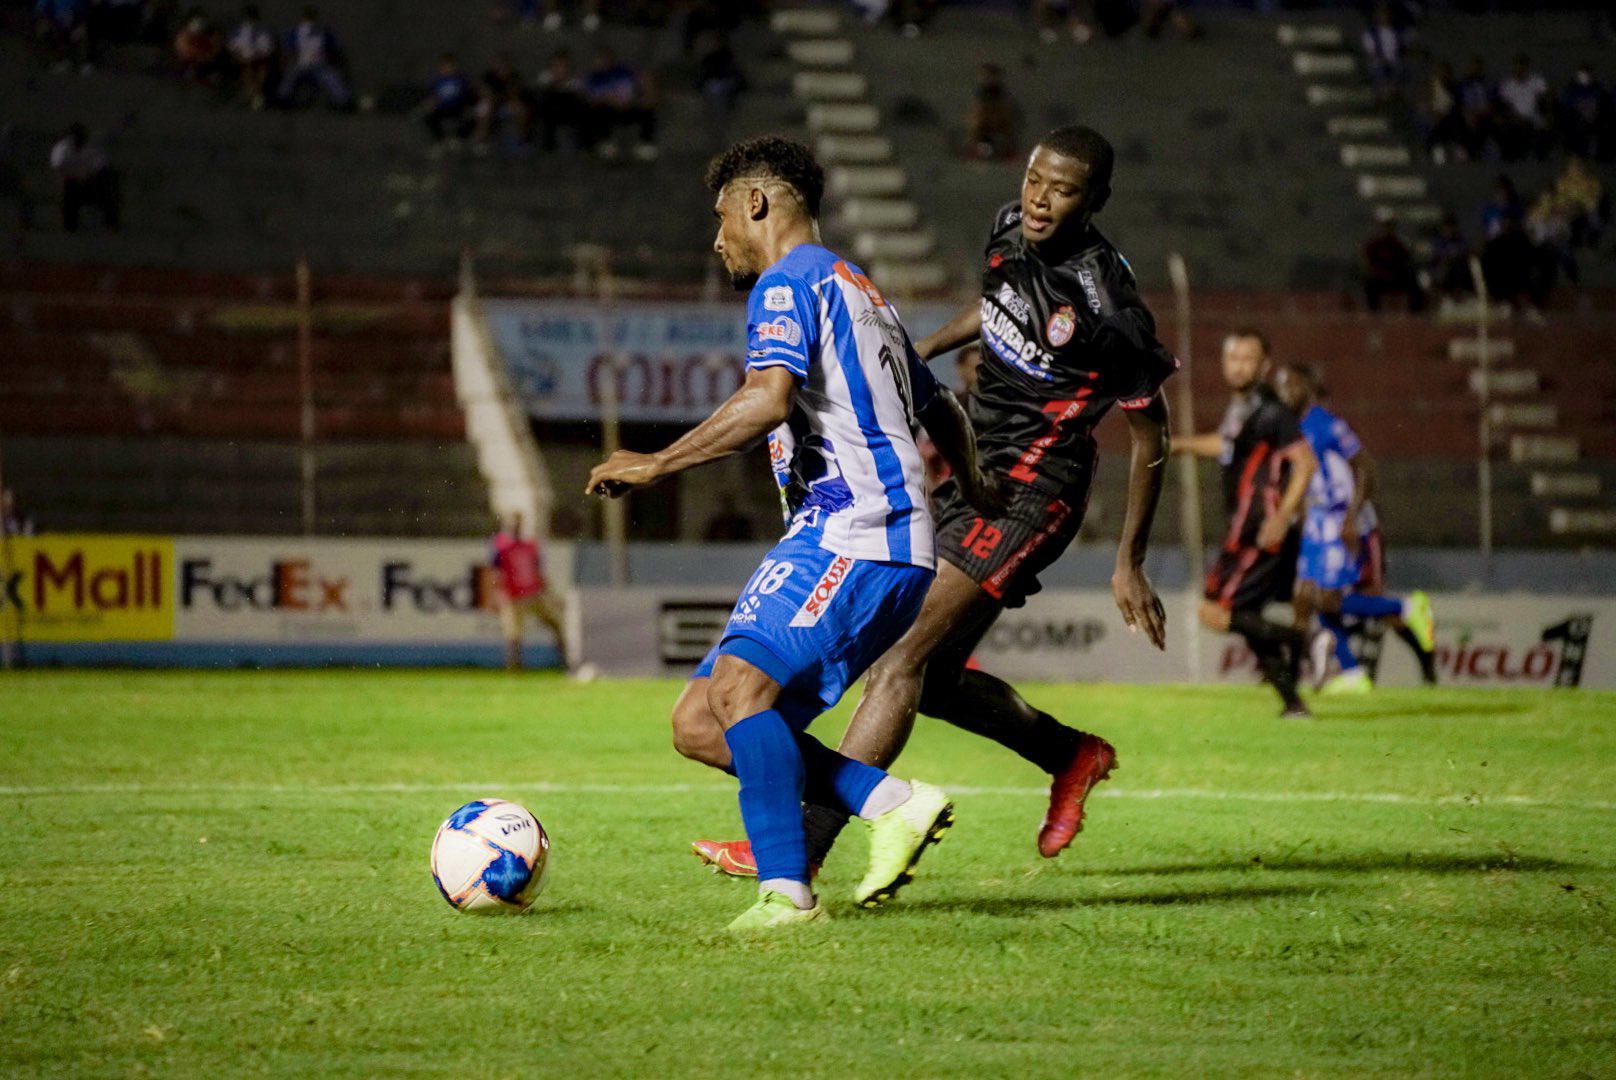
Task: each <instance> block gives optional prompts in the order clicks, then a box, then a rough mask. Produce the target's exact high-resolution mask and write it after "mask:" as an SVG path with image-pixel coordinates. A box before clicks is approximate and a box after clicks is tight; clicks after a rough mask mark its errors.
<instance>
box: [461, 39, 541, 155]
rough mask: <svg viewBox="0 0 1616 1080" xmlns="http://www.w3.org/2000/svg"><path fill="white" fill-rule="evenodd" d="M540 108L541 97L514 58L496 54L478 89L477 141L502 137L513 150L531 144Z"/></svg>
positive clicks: (492, 140)
mask: <svg viewBox="0 0 1616 1080" xmlns="http://www.w3.org/2000/svg"><path fill="white" fill-rule="evenodd" d="M538 112H539V106H538V100H537V99H536V98H535V97H534V96H533V91H532V90H530V89H529V88H528V85H527V83H526V82H524V81H523V80H522V76H521V75H520V74H519V73H518V72H517V70H516V65H515V64H513V63H511V58H510V57H509V56H507V55H505V54H504V53H499V54H498V55H496V56H495V57H494V59H493V60H491V61H490V62H489V64H488V70H487V71H485V72H483V77H482V86H481V88H480V89H479V91H478V102H477V130H476V132H475V138H476V140H477V144H478V145H479V146H487V145H491V144H492V143H493V142H494V141H496V140H499V141H501V142H502V143H503V144H504V145H505V147H506V148H507V149H509V150H512V151H517V150H521V149H523V148H525V147H527V146H529V145H531V144H532V142H533V131H534V127H535V125H536V123H537V118H538Z"/></svg>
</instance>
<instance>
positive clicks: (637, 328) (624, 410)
mask: <svg viewBox="0 0 1616 1080" xmlns="http://www.w3.org/2000/svg"><path fill="white" fill-rule="evenodd" d="M483 309H484V311H485V312H486V313H487V316H488V324H489V329H490V331H491V333H492V334H493V337H494V341H495V342H496V344H497V345H498V346H499V350H500V354H501V355H502V357H503V358H504V361H505V364H506V366H507V367H508V368H509V370H510V373H511V379H512V383H513V385H514V386H515V388H516V391H517V393H518V394H519V395H520V396H521V398H522V401H523V403H524V404H525V405H526V407H527V410H528V412H529V413H531V414H532V415H533V416H535V417H537V418H539V419H542V420H594V419H597V418H599V416H600V408H601V400H602V397H603V394H604V392H605V390H606V388H607V386H608V385H609V384H608V382H607V380H613V379H614V380H615V382H616V394H617V401H618V412H619V415H620V416H621V417H622V419H624V420H626V421H639V422H666V423H681V424H689V423H696V422H698V421H700V420H702V419H704V418H705V417H706V416H708V415H709V414H710V413H711V412H712V411H713V409H714V407H716V406H717V405H718V404H720V403H721V402H723V400H724V399H725V398H727V397H729V395H730V394H732V393H734V391H735V389H736V387H738V386H740V384H741V379H742V371H743V358H744V356H745V352H746V321H745V314H744V308H743V306H742V305H741V304H740V303H739V302H738V301H737V302H734V303H727V304H697V303H690V304H676V303H670V304H656V303H640V302H634V303H623V304H604V303H591V302H583V301H576V300H485V301H484V303H483ZM951 314H952V312H951V311H950V310H949V309H947V308H946V307H942V306H939V305H934V304H933V305H916V306H915V308H914V309H913V311H912V312H906V316H909V317H906V319H905V322H906V323H907V325H908V326H909V328H910V332H911V333H912V334H913V335H915V336H917V337H918V336H920V335H921V334H924V333H926V332H928V331H929V330H931V329H932V328H933V327H935V326H938V325H941V324H942V322H943V321H944V320H946V319H947V318H948V317H949V316H950V315H951ZM945 367H946V369H945ZM952 367H953V365H951V364H949V365H946V366H944V365H939V368H938V372H937V373H938V376H939V377H940V378H942V379H943V380H944V381H945V382H952V381H953V379H952Z"/></svg>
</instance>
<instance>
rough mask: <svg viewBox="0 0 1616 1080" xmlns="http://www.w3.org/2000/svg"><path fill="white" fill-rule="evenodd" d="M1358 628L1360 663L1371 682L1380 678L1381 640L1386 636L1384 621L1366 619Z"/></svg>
mask: <svg viewBox="0 0 1616 1080" xmlns="http://www.w3.org/2000/svg"><path fill="white" fill-rule="evenodd" d="M1357 626H1358V663H1359V665H1360V666H1361V667H1362V668H1363V669H1364V671H1365V672H1367V673H1368V675H1369V678H1370V680H1371V681H1374V680H1376V679H1379V678H1380V652H1381V650H1380V639H1381V638H1382V637H1384V636H1385V634H1386V622H1385V620H1384V619H1365V620H1363V621H1361V622H1359V623H1358V624H1357Z"/></svg>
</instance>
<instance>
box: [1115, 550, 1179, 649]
mask: <svg viewBox="0 0 1616 1080" xmlns="http://www.w3.org/2000/svg"><path fill="white" fill-rule="evenodd" d="M1111 595H1113V596H1115V597H1116V598H1117V610H1118V611H1120V612H1122V621H1123V622H1125V623H1127V624H1128V629H1129V630H1132V631H1133V632H1134V633H1138V632H1139V631H1141V630H1143V631H1144V632H1145V637H1146V638H1147V639H1149V641H1150V643H1151V644H1152V645H1154V646H1156V648H1158V649H1161V650H1163V651H1165V650H1166V649H1167V609H1166V608H1164V607H1162V602H1161V597H1159V596H1157V595H1156V586H1154V585H1152V584H1151V583H1150V578H1149V577H1147V576H1146V575H1145V570H1144V567H1142V566H1133V565H1131V564H1130V565H1124V566H1119V567H1117V571H1116V573H1114V574H1112V575H1111Z"/></svg>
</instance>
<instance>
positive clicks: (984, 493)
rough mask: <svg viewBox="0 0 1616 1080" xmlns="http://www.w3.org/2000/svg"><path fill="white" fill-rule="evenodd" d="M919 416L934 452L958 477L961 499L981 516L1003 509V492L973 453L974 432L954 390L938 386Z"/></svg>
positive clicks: (974, 449)
mask: <svg viewBox="0 0 1616 1080" xmlns="http://www.w3.org/2000/svg"><path fill="white" fill-rule="evenodd" d="M919 420H920V423H921V425H922V426H923V427H924V428H925V429H926V434H928V435H930V436H931V441H932V443H933V444H935V445H936V447H937V452H938V453H940V454H942V455H943V460H944V461H946V462H948V467H949V468H950V469H951V470H953V473H954V476H955V477H957V478H958V480H959V486H960V494H961V495H963V496H965V501H966V502H968V503H970V504H971V505H972V506H974V507H976V509H977V510H979V511H981V513H982V514H983V516H985V517H990V518H995V517H998V516H999V515H1000V514H1001V513H1003V512H1004V492H1003V490H1002V489H1001V488H1000V487H999V485H998V484H997V483H995V482H994V480H993V478H992V477H990V476H988V475H987V474H986V473H985V472H983V471H982V463H981V461H980V460H979V459H978V458H977V456H976V432H975V430H973V429H972V427H971V421H970V419H969V418H968V417H967V416H966V415H965V407H964V406H963V405H961V404H960V403H959V398H957V397H955V396H954V392H953V391H952V390H950V389H949V388H948V387H946V386H939V387H938V388H937V392H936V394H935V395H934V396H933V397H932V399H931V403H930V404H928V405H927V406H926V407H925V408H924V409H922V410H920V416H919Z"/></svg>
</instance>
